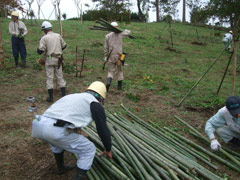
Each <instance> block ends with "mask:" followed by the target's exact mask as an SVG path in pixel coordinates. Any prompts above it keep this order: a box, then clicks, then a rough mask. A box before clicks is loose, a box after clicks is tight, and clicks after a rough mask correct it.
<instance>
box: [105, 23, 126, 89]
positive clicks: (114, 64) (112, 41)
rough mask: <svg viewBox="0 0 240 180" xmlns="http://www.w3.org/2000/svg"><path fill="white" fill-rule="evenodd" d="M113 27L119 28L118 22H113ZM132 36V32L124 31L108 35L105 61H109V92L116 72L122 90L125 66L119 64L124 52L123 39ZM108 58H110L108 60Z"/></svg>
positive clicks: (119, 87)
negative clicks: (120, 56)
mask: <svg viewBox="0 0 240 180" xmlns="http://www.w3.org/2000/svg"><path fill="white" fill-rule="evenodd" d="M111 25H112V26H114V27H118V23H117V22H112V23H111ZM129 35H130V30H124V31H123V32H121V33H115V32H110V33H108V34H107V35H106V38H105V45H104V56H105V57H104V61H108V75H107V91H108V90H109V88H110V85H111V82H112V79H113V76H114V73H115V71H117V73H118V75H117V76H118V77H117V79H118V90H121V89H122V81H123V79H124V77H123V66H122V63H118V60H119V55H121V54H122V53H123V52H122V39H123V38H124V37H128V36H129ZM107 57H109V58H108V59H107Z"/></svg>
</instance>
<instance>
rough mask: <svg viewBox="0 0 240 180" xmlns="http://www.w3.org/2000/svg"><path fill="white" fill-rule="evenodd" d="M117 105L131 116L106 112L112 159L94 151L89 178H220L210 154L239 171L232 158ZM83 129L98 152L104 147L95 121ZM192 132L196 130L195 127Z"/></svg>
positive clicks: (211, 179)
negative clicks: (209, 149) (152, 123)
mask: <svg viewBox="0 0 240 180" xmlns="http://www.w3.org/2000/svg"><path fill="white" fill-rule="evenodd" d="M121 107H122V108H123V109H124V110H125V111H124V112H126V114H127V115H128V116H129V117H131V120H128V119H126V118H125V116H123V115H121V114H119V113H113V112H107V123H108V127H109V128H110V131H111V134H112V152H113V159H112V160H110V159H108V158H106V157H99V156H98V155H96V156H95V159H94V163H93V165H92V168H91V169H90V171H89V172H88V178H89V179H90V180H93V179H95V180H102V179H104V180H114V179H116V180H117V179H131V180H134V179H140V180H145V179H147V180H160V179H165V180H179V179H187V180H191V179H196V180H197V179H202V178H204V179H210V180H218V179H222V178H221V177H220V176H218V175H217V174H215V173H214V172H217V170H218V167H217V166H216V165H214V164H213V163H212V162H211V158H214V159H215V160H218V161H219V162H221V163H223V164H224V165H227V166H228V167H230V168H232V169H233V170H236V171H237V172H240V170H239V167H240V166H239V164H238V163H236V161H235V162H228V161H226V160H224V159H223V158H221V157H220V156H217V155H215V154H213V153H212V152H210V151H208V150H207V149H205V148H203V147H201V146H200V145H198V144H195V143H193V142H192V141H190V140H189V139H187V138H185V137H184V136H182V135H179V134H177V133H175V132H174V131H172V130H171V129H169V128H167V127H164V128H160V129H156V128H154V127H153V126H152V125H150V124H149V123H146V122H145V121H143V120H142V119H140V118H139V117H137V116H136V115H134V114H133V113H132V112H130V111H129V110H128V109H126V108H125V107H124V106H123V105H121ZM84 130H85V131H86V132H87V134H88V136H89V138H90V139H91V140H92V141H93V142H94V143H95V145H96V148H97V153H100V152H102V151H103V150H104V147H103V144H102V142H101V140H100V139H99V137H98V135H97V131H96V128H95V124H94V123H92V124H91V125H90V126H88V127H87V128H85V129H84ZM193 133H195V134H196V132H195V131H193ZM228 155H230V154H228ZM230 156H231V155H230ZM199 162H201V164H202V165H200V164H199Z"/></svg>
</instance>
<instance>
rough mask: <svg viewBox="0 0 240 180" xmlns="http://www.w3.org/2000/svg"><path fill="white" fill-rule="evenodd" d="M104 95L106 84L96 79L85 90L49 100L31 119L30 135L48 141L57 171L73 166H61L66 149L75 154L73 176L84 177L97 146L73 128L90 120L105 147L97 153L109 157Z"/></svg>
mask: <svg viewBox="0 0 240 180" xmlns="http://www.w3.org/2000/svg"><path fill="white" fill-rule="evenodd" d="M105 98H106V86H105V84H104V83H102V82H100V81H95V82H93V83H92V84H91V85H90V86H89V87H88V88H87V91H86V92H83V93H76V94H70V95H66V96H64V97H63V98H61V99H59V100H58V101H56V102H55V103H54V104H52V105H51V106H50V107H49V108H48V109H47V110H46V111H45V112H44V113H43V115H42V116H39V117H37V119H35V120H33V127H32V137H34V138H39V139H42V140H44V141H47V142H48V143H49V144H50V146H51V149H52V151H53V153H54V156H55V159H56V162H57V167H58V174H62V173H64V172H66V171H69V170H71V169H73V167H66V166H64V163H63V158H64V157H63V152H64V150H66V151H69V152H72V153H74V154H76V155H77V173H76V176H75V180H83V179H85V176H86V173H87V171H88V170H89V169H90V168H91V166H92V163H93V159H94V156H95V152H96V148H95V146H94V144H93V143H92V142H91V141H89V140H88V139H87V138H86V137H85V136H83V135H82V134H78V133H76V131H75V130H77V129H79V128H84V127H86V126H88V125H89V124H90V123H92V122H93V121H95V123H96V129H97V133H98V135H99V137H100V138H101V140H102V142H103V145H104V147H105V151H103V152H102V153H101V154H100V155H101V156H103V155H106V156H107V157H109V158H112V151H111V146H112V144H111V134H110V131H109V129H108V126H107V123H106V114H105V111H104V107H103V104H104V99H105ZM70 130H71V131H70Z"/></svg>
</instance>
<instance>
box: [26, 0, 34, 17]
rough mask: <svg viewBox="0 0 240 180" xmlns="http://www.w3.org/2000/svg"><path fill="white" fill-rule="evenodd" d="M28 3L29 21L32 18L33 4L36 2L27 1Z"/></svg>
mask: <svg viewBox="0 0 240 180" xmlns="http://www.w3.org/2000/svg"><path fill="white" fill-rule="evenodd" d="M26 1H27V3H28V10H27V15H28V19H29V17H31V16H30V13H31V11H32V3H33V1H34V0H26Z"/></svg>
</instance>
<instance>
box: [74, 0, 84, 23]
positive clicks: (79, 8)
mask: <svg viewBox="0 0 240 180" xmlns="http://www.w3.org/2000/svg"><path fill="white" fill-rule="evenodd" d="M73 2H74V4H75V5H76V7H77V14H78V19H79V20H80V19H81V21H83V20H82V4H81V0H73Z"/></svg>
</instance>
